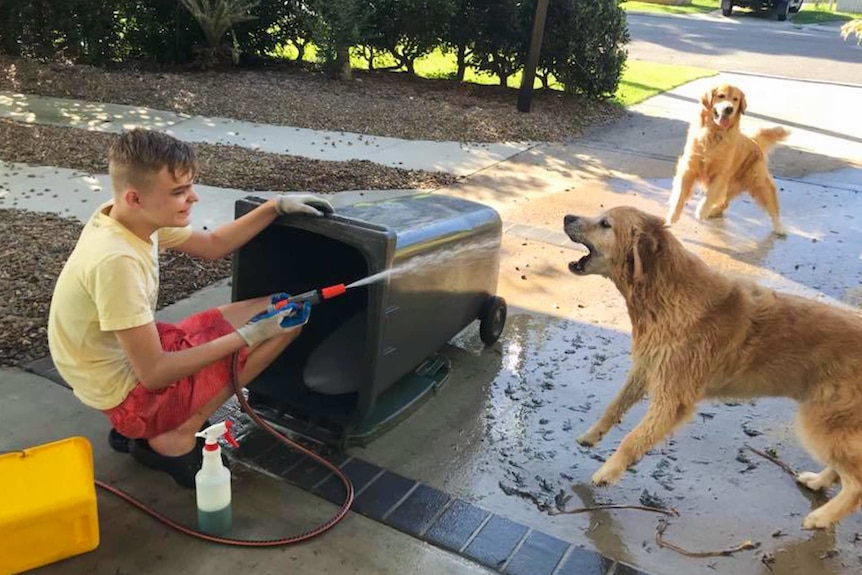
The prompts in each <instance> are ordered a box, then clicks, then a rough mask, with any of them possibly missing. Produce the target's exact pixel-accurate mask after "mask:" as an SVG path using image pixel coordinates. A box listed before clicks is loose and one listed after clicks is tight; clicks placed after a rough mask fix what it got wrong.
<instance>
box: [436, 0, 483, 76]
mask: <svg viewBox="0 0 862 575" xmlns="http://www.w3.org/2000/svg"><path fill="white" fill-rule="evenodd" d="M477 26H478V16H477V13H476V2H475V0H455V5H454V7H453V10H452V13H451V15H450V17H449V22H448V23H447V25H446V29H445V34H444V36H443V46H444V47H445V48H447V49H448V50H449V51H450V52H454V53H455V60H456V62H457V66H458V68H457V72H456V73H455V78H456V79H457V80H458V81H459V82H462V81H464V73H465V72H466V71H467V64H468V62H469V60H470V58H471V56H472V55H473V38H474V35H475V31H476V28H477Z"/></svg>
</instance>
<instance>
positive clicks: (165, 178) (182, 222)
mask: <svg viewBox="0 0 862 575" xmlns="http://www.w3.org/2000/svg"><path fill="white" fill-rule="evenodd" d="M192 184H193V179H192V176H191V174H189V173H185V174H179V173H178V174H176V178H174V177H173V176H172V175H171V173H170V172H169V171H168V169H167V168H166V167H165V168H162V171H160V172H159V173H158V174H156V175H154V176H152V177H151V179H150V182H149V186H147V190H146V191H144V192H143V193H141V194H140V196H139V197H140V205H141V208H143V210H144V212H145V213H146V214H147V219H148V220H150V222H151V223H152V224H153V225H154V226H155V227H157V228H168V227H177V228H179V227H183V226H187V225H189V223H190V221H191V211H192V205H193V204H194V203H195V202H197V201H198V199H199V198H198V195H197V194H196V193H195V191H194V189H193V187H192Z"/></svg>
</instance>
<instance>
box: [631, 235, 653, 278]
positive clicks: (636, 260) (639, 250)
mask: <svg viewBox="0 0 862 575" xmlns="http://www.w3.org/2000/svg"><path fill="white" fill-rule="evenodd" d="M658 252H659V238H658V237H657V234H656V233H653V232H652V231H641V230H637V231H635V232H634V241H632V248H631V252H630V254H629V257H628V262H627V263H628V267H629V270H628V271H629V276H630V277H631V278H632V282H633V283H639V282H642V281H643V280H644V279H645V278H646V277H647V276H648V275H649V274H650V273H651V272H652V270H653V268H654V267H655V261H656V257H657V254H658Z"/></svg>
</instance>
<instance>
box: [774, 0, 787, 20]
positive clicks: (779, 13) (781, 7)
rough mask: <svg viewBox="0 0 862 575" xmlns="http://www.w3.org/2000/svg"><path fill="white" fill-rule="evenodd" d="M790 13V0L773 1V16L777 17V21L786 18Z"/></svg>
mask: <svg viewBox="0 0 862 575" xmlns="http://www.w3.org/2000/svg"><path fill="white" fill-rule="evenodd" d="M789 15H790V1H789V0H778V2H776V3H775V16H776V18H778V21H779V22H784V21H785V20H787V16H789Z"/></svg>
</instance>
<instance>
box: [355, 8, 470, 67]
mask: <svg viewBox="0 0 862 575" xmlns="http://www.w3.org/2000/svg"><path fill="white" fill-rule="evenodd" d="M371 5H372V6H373V12H372V14H371V18H370V25H369V26H368V28H369V32H368V33H367V34H366V36H368V37H367V38H366V41H367V43H368V44H369V45H370V47H371V48H373V49H377V50H382V51H385V52H387V53H389V54H391V55H392V56H393V57H394V58H395V61H396V62H397V63H398V66H397V67H398V68H404V69H405V70H407V72H408V73H410V74H415V69H414V64H415V62H416V60H417V59H418V58H421V57H422V56H424V55H426V54H428V53H430V52H431V51H432V50H434V48H436V47H437V46H440V45H441V44H442V42H443V37H444V36H445V34H446V27H447V25H448V24H449V20H450V19H451V15H452V12H453V11H454V3H453V0H376V1H375V2H372V3H371ZM370 60H371V61H373V53H372V54H371V58H370Z"/></svg>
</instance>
